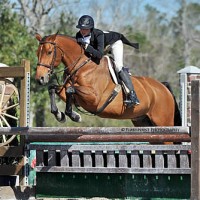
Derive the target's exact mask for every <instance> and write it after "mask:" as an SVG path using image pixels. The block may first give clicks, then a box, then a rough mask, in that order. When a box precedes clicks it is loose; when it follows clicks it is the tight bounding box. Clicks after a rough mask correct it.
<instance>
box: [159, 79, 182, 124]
mask: <svg viewBox="0 0 200 200" xmlns="http://www.w3.org/2000/svg"><path fill="white" fill-rule="evenodd" d="M162 84H163V85H164V86H165V87H166V88H167V89H168V90H169V91H170V92H171V94H172V96H173V98H174V103H175V112H174V126H181V125H182V120H181V113H180V110H179V107H178V103H177V101H176V97H175V96H174V93H173V91H172V88H171V86H170V84H169V83H168V82H162Z"/></svg>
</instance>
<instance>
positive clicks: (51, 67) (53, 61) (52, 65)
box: [37, 41, 91, 84]
mask: <svg viewBox="0 0 200 200" xmlns="http://www.w3.org/2000/svg"><path fill="white" fill-rule="evenodd" d="M43 44H52V45H53V46H54V50H53V58H52V61H51V64H50V65H47V64H44V63H40V62H38V63H37V66H38V65H40V66H44V67H46V68H48V69H50V71H49V74H51V75H52V74H55V72H53V71H54V64H55V60H56V55H57V54H56V48H58V49H59V50H60V51H61V56H62V57H61V60H62V58H63V57H64V52H63V50H62V49H61V48H60V47H59V46H58V45H57V44H56V43H55V42H50V41H40V45H43ZM83 55H84V54H83V53H81V54H80V56H79V57H78V58H77V59H76V60H75V61H73V62H72V64H70V65H69V66H68V67H66V68H65V69H64V70H62V71H66V70H68V68H69V67H72V70H73V69H74V68H75V66H76V65H77V63H78V62H79V61H80V60H81V58H82V57H83ZM90 60H91V58H88V59H86V60H84V61H83V62H82V63H81V64H80V65H79V66H78V67H77V68H76V69H75V70H74V71H73V72H71V74H70V75H68V76H67V78H66V79H65V81H64V84H65V83H66V82H67V81H68V80H69V79H71V77H72V76H74V75H75V74H76V72H77V71H78V70H79V69H80V68H82V67H83V66H84V65H85V64H87V63H88V62H89V61H90ZM72 70H71V71H72ZM62 71H60V72H62Z"/></svg>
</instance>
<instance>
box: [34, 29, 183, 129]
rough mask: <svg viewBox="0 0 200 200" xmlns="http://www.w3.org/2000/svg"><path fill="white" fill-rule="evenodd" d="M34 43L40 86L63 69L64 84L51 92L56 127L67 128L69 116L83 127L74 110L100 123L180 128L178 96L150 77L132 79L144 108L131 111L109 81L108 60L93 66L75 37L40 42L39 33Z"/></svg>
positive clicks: (120, 92) (56, 86)
mask: <svg viewBox="0 0 200 200" xmlns="http://www.w3.org/2000/svg"><path fill="white" fill-rule="evenodd" d="M35 37H36V39H37V40H38V41H39V46H38V50H37V57H38V63H37V68H36V75H35V79H36V80H37V81H38V82H39V84H41V85H47V84H48V83H49V80H50V78H51V76H52V75H55V68H57V67H58V66H59V65H60V64H61V63H63V64H64V69H63V84H62V85H52V86H49V88H48V90H49V95H50V103H51V113H53V114H54V115H55V117H56V119H57V120H58V121H60V122H63V121H64V120H65V115H66V116H68V117H69V118H71V120H73V121H75V122H80V121H81V116H80V115H79V114H78V113H77V112H75V111H74V110H73V109H72V105H76V106H78V107H81V108H83V109H84V110H86V111H87V112H89V113H92V114H94V115H97V116H99V117H101V118H112V119H118V120H120V119H123V120H131V121H132V123H133V125H134V126H181V121H180V112H179V109H178V106H177V102H176V99H175V96H174V95H173V93H172V91H170V88H169V86H166V84H163V83H161V82H159V81H157V80H155V79H153V78H151V77H144V76H131V80H132V82H133V85H134V88H135V91H136V94H137V96H138V98H139V100H140V104H139V105H137V106H132V107H128V106H126V105H125V104H124V98H125V93H124V91H123V90H122V89H121V85H120V87H116V84H115V83H114V81H113V79H112V77H111V75H110V71H109V69H108V62H109V61H108V59H107V58H106V57H103V58H102V59H101V60H100V63H96V62H94V61H93V60H92V59H91V57H90V56H88V55H86V54H85V52H84V49H83V47H82V46H81V45H79V44H78V43H77V41H76V39H75V38H73V37H71V36H67V35H62V34H57V33H56V34H52V35H48V36H45V37H42V36H41V35H40V34H38V33H37V34H36V35H35ZM118 86H119V85H118ZM116 88H117V89H116ZM55 94H57V95H58V96H59V97H60V98H61V99H62V100H63V101H64V102H66V109H65V113H63V112H60V111H59V110H58V108H57V106H56V103H55Z"/></svg>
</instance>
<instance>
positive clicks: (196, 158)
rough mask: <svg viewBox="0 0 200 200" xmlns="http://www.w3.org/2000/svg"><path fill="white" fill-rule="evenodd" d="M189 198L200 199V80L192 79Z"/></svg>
mask: <svg viewBox="0 0 200 200" xmlns="http://www.w3.org/2000/svg"><path fill="white" fill-rule="evenodd" d="M191 117H192V120H191V140H192V142H191V144H192V155H191V160H192V162H191V163H192V166H191V168H192V169H191V172H192V174H191V200H199V199H200V134H199V133H200V80H194V81H192V110H191Z"/></svg>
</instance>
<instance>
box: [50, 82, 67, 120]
mask: <svg viewBox="0 0 200 200" xmlns="http://www.w3.org/2000/svg"><path fill="white" fill-rule="evenodd" d="M48 91H49V97H50V103H51V113H52V114H54V116H55V118H56V119H57V120H58V121H59V122H61V123H64V122H65V121H66V119H65V114H64V113H63V112H60V111H59V110H58V107H57V106H56V101H55V94H56V86H55V85H51V86H49V88H48Z"/></svg>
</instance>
